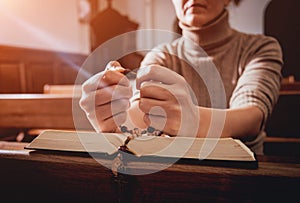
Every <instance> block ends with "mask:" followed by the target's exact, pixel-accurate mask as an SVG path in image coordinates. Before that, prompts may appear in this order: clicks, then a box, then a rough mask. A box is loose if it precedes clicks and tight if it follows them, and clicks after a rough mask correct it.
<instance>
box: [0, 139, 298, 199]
mask: <svg viewBox="0 0 300 203" xmlns="http://www.w3.org/2000/svg"><path fill="white" fill-rule="evenodd" d="M21 144H22V145H21V146H19V147H18V148H17V149H16V150H13V147H16V146H12V148H9V147H8V144H7V143H6V144H3V146H4V147H5V148H6V150H1V149H0V165H1V166H4V167H0V180H1V185H0V191H1V200H3V201H4V202H23V201H28V202H31V203H32V202H64V203H65V202H72V203H74V202H144V203H147V202H178V203H179V202H299V201H300V196H299V184H300V170H299V169H300V164H299V163H300V160H299V157H298V159H297V157H269V156H258V157H257V158H258V161H259V162H258V169H240V168H231V167H221V166H209V165H195V164H189V163H175V164H173V165H171V166H170V167H167V168H165V169H164V170H162V171H159V172H156V171H154V173H150V174H148V175H131V176H129V175H119V176H115V175H114V174H113V173H112V171H111V168H110V167H109V166H111V160H110V159H108V158H107V157H106V158H105V156H99V157H98V158H97V159H94V158H92V157H91V156H89V155H88V154H70V153H62V152H57V153H54V152H42V151H35V150H32V151H30V150H24V149H23V150H22V147H24V143H21ZM0 147H1V142H0ZM100 163H102V164H100ZM104 164H105V165H106V166H107V167H105V166H104ZM157 167H161V163H157V162H135V161H133V162H129V163H128V164H127V166H126V168H127V170H128V171H130V170H133V171H136V172H137V171H141V172H142V171H149V172H151V171H152V170H155V169H156V168H157Z"/></svg>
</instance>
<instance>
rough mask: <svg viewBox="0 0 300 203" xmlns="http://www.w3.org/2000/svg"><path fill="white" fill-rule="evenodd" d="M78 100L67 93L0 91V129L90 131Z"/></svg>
mask: <svg viewBox="0 0 300 203" xmlns="http://www.w3.org/2000/svg"><path fill="white" fill-rule="evenodd" d="M79 99H80V97H78V96H76V97H73V96H72V95H70V94H0V106H1V108H0V128H21V129H33V128H40V129H47V128H48V129H79V130H90V129H92V127H91V125H90V123H89V122H88V120H87V118H86V115H85V113H84V112H83V111H82V110H81V109H80V107H79V103H78V102H79ZM73 116H74V117H73ZM75 116H76V117H75ZM74 118H76V119H75V120H74Z"/></svg>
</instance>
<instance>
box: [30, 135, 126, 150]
mask: <svg viewBox="0 0 300 203" xmlns="http://www.w3.org/2000/svg"><path fill="white" fill-rule="evenodd" d="M125 139H126V136H125V135H123V134H117V133H96V132H75V131H60V130H46V131H43V132H42V133H41V134H40V135H39V136H38V137H36V138H35V139H34V140H33V141H32V142H31V143H30V144H29V145H27V146H26V147H25V148H26V149H45V150H58V151H70V152H98V153H107V154H113V153H115V152H116V151H117V149H118V147H119V146H120V145H122V144H123V143H124V140H125Z"/></svg>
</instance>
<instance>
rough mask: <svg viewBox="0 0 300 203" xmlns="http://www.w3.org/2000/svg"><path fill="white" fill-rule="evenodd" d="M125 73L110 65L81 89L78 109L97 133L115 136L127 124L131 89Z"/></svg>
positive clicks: (114, 65) (117, 64)
mask: <svg viewBox="0 0 300 203" xmlns="http://www.w3.org/2000/svg"><path fill="white" fill-rule="evenodd" d="M124 71H125V69H124V68H122V67H121V65H120V64H119V63H118V62H116V61H112V62H110V63H108V64H107V66H106V69H105V70H104V71H102V72H100V73H98V74H96V75H94V76H93V77H91V78H90V79H88V80H87V81H86V82H85V83H84V84H83V86H82V97H81V99H80V106H81V108H82V109H83V110H84V111H85V113H86V115H87V117H88V119H89V121H90V122H91V124H92V125H93V127H94V129H95V130H96V131H97V132H116V131H117V130H118V126H120V125H121V124H122V123H124V122H125V120H126V117H127V112H126V111H127V109H128V108H129V107H130V102H129V99H130V98H131V97H132V88H131V86H130V81H129V80H128V78H126V77H125V75H124V74H122V72H124Z"/></svg>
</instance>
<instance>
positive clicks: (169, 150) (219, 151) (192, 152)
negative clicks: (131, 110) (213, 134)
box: [25, 130, 257, 166]
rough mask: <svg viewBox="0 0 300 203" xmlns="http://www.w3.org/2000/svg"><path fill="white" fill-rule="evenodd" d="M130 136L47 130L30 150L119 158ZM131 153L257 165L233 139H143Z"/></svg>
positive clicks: (137, 140)
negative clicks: (100, 154)
mask: <svg viewBox="0 0 300 203" xmlns="http://www.w3.org/2000/svg"><path fill="white" fill-rule="evenodd" d="M127 137H128V135H127V134H119V133H96V132H75V131H56V130H46V131H43V132H42V133H41V134H40V135H39V136H38V137H36V138H35V139H34V140H33V141H32V142H31V143H29V144H28V145H27V146H26V147H25V148H26V149H35V150H55V151H68V152H89V153H105V154H107V155H113V154H116V153H117V152H118V150H119V148H120V146H124V142H125V140H126V139H127ZM126 147H127V149H128V150H129V151H130V152H131V154H134V155H135V157H160V158H176V159H185V160H215V161H225V162H239V163H248V164H249V163H250V164H254V165H253V166H255V165H256V164H255V163H256V162H257V161H256V159H255V156H254V154H253V152H252V151H251V150H250V149H249V148H248V147H247V146H246V145H244V144H243V143H242V142H241V141H240V140H237V139H232V138H191V137H159V136H141V137H136V138H134V139H132V140H130V141H129V142H128V143H127V145H126Z"/></svg>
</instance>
